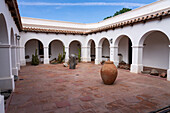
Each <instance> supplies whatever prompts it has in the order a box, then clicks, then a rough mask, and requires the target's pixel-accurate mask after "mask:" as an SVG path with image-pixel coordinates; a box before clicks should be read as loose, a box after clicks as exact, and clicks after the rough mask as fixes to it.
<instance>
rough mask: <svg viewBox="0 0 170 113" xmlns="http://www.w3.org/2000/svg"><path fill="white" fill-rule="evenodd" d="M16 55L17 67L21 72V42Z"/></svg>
mask: <svg viewBox="0 0 170 113" xmlns="http://www.w3.org/2000/svg"><path fill="white" fill-rule="evenodd" d="M16 53H17V54H16V55H17V67H18V70H20V47H19V41H17V48H16Z"/></svg>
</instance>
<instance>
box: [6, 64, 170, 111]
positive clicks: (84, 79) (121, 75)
mask: <svg viewBox="0 0 170 113" xmlns="http://www.w3.org/2000/svg"><path fill="white" fill-rule="evenodd" d="M101 67H102V65H97V66H96V65H95V64H93V63H79V64H78V65H77V69H76V70H70V69H69V68H68V67H63V65H62V64H47V65H43V64H41V65H39V66H36V67H35V66H31V65H27V66H25V67H22V68H21V71H20V73H19V78H20V80H18V81H17V82H16V89H15V92H14V93H13V94H12V99H11V102H10V104H9V105H8V111H7V113H148V112H151V111H155V110H157V109H160V108H162V107H165V106H167V105H168V104H169V103H170V99H169V98H170V90H167V89H168V88H169V82H168V81H166V78H160V77H157V76H151V75H148V74H145V75H144V74H134V73H130V72H129V70H124V69H118V78H117V80H116V81H115V83H114V84H113V85H104V84H103V82H102V80H101V77H100V69H101Z"/></svg>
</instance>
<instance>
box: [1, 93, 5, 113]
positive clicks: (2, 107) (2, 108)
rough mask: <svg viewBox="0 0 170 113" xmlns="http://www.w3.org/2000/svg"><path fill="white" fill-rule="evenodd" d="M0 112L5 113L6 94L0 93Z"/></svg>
mask: <svg viewBox="0 0 170 113" xmlns="http://www.w3.org/2000/svg"><path fill="white" fill-rule="evenodd" d="M0 113H5V107H4V96H2V95H0Z"/></svg>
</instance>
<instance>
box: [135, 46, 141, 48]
mask: <svg viewBox="0 0 170 113" xmlns="http://www.w3.org/2000/svg"><path fill="white" fill-rule="evenodd" d="M143 47H144V46H132V48H143Z"/></svg>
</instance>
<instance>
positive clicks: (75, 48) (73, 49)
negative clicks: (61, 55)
mask: <svg viewBox="0 0 170 113" xmlns="http://www.w3.org/2000/svg"><path fill="white" fill-rule="evenodd" d="M78 48H81V44H80V43H79V42H78V41H73V42H72V43H71V44H70V45H69V55H71V54H74V55H76V56H78V53H79V50H78Z"/></svg>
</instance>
